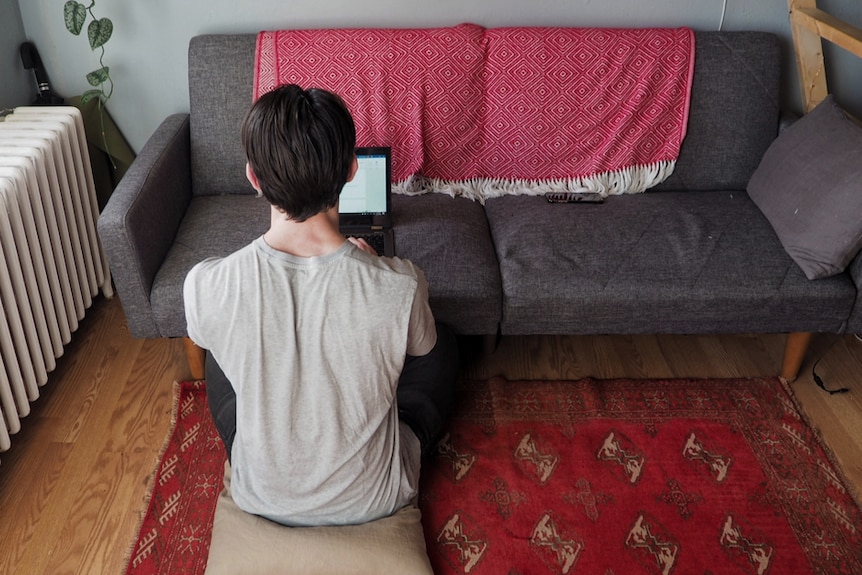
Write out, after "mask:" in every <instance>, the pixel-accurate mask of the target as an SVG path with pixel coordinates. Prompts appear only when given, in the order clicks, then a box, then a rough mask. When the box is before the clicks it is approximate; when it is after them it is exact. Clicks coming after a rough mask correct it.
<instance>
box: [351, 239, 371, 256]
mask: <svg viewBox="0 0 862 575" xmlns="http://www.w3.org/2000/svg"><path fill="white" fill-rule="evenodd" d="M347 241H349V242H350V243H351V244H353V245H354V246H356V247H357V248H359V249H360V250H362V251H363V252H366V253H369V254H371V255H372V256H376V255H377V250H375V249H374V248H372V247H371V246H370V245H368V242H366V241H365V240H363V239H362V238H353V237H350V238H347Z"/></svg>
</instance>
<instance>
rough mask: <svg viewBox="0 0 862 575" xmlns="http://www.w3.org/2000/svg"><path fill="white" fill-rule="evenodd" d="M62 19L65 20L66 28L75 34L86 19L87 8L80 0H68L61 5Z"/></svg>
mask: <svg viewBox="0 0 862 575" xmlns="http://www.w3.org/2000/svg"><path fill="white" fill-rule="evenodd" d="M63 19H64V20H65V22H66V30H68V31H69V32H71V33H72V34H74V35H75V36H77V35H78V34H80V33H81V29H82V28H83V27H84V21H85V20H86V19H87V8H86V6H84V5H83V4H81V3H80V2H75V0H69V1H68V2H66V4H65V5H64V6H63Z"/></svg>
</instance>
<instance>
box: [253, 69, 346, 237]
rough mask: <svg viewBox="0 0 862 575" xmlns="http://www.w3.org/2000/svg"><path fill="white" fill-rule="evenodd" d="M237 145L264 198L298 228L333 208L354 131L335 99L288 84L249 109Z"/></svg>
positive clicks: (341, 184) (342, 105) (340, 105)
mask: <svg viewBox="0 0 862 575" xmlns="http://www.w3.org/2000/svg"><path fill="white" fill-rule="evenodd" d="M242 145H243V148H245V154H246V158H247V160H248V162H249V165H250V166H251V169H252V171H253V172H254V175H255V176H256V177H257V180H258V183H259V184H260V189H261V192H262V193H263V195H264V197H265V198H266V199H267V200H268V201H269V202H270V203H271V204H273V205H275V206H276V207H277V208H279V209H281V210H282V211H284V212H285V214H287V216H288V217H289V218H291V219H293V220H296V221H298V222H302V221H305V220H307V219H308V218H310V217H311V216H313V215H315V214H317V213H320V212H322V211H325V210H327V209H329V208H331V207H333V206H334V205H335V204H336V203H337V202H338V196H339V194H340V193H341V189H342V188H343V187H344V184H345V182H346V181H347V175H348V173H349V170H350V168H351V166H352V164H353V159H354V156H355V148H356V127H355V125H354V123H353V117H352V116H351V115H350V111H349V110H348V109H347V106H346V105H345V103H344V101H343V100H342V99H341V98H340V97H339V96H338V95H337V94H334V93H332V92H329V91H326V90H321V89H317V88H310V89H308V90H303V89H302V88H300V87H299V86H297V85H295V84H288V85H282V86H279V87H278V88H275V89H274V90H272V91H271V92H267V93H266V94H264V95H263V96H261V97H260V98H259V99H258V100H257V102H255V103H254V105H252V107H251V109H250V110H249V112H248V114H247V115H246V118H245V120H244V121H243V124H242Z"/></svg>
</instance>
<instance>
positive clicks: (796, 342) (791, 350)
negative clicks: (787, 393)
mask: <svg viewBox="0 0 862 575" xmlns="http://www.w3.org/2000/svg"><path fill="white" fill-rule="evenodd" d="M811 335H812V334H811V333H810V332H802V331H797V332H793V333H788V334H787V339H786V340H785V342H784V362H783V363H782V365H781V379H783V380H784V381H787V382H791V381H793V380H795V379H796V376H797V375H799V368H800V367H802V361H803V360H804V359H805V352H806V351H807V350H808V344H809V343H810V342H811Z"/></svg>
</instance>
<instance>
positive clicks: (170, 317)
mask: <svg viewBox="0 0 862 575" xmlns="http://www.w3.org/2000/svg"><path fill="white" fill-rule="evenodd" d="M268 228H269V204H268V203H267V202H266V200H265V199H264V198H258V197H257V196H250V195H241V194H233V195H222V196H198V197H195V198H192V201H191V204H190V205H189V209H188V211H187V212H186V217H185V219H183V222H182V224H180V229H179V231H178V232H177V237H176V240H174V245H173V247H171V250H170V251H169V252H168V255H167V257H166V258H165V261H164V263H163V264H162V267H161V269H160V270H159V273H158V274H157V275H156V280H155V282H154V283H153V291H152V292H151V294H150V303H151V305H152V307H153V316H154V317H155V321H156V324H157V325H158V328H159V332H160V333H161V334H162V336H166V337H185V336H186V335H187V334H186V317H185V314H184V312H183V310H184V309H185V306H184V305H183V282H184V281H185V279H186V274H187V273H188V272H189V270H190V269H192V266H194V265H195V264H196V263H198V262H199V261H201V260H203V259H204V258H208V257H220V256H226V255H228V254H230V253H232V252H234V251H236V250H238V249H240V248H241V247H243V246H245V245H246V244H249V243H251V242H252V240H254V239H255V238H256V237H258V236H260V235H261V234H263V233H264V232H265V231H266V230H267V229H268Z"/></svg>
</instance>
